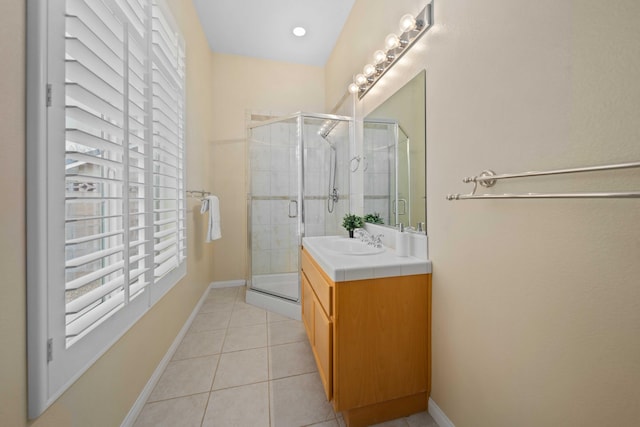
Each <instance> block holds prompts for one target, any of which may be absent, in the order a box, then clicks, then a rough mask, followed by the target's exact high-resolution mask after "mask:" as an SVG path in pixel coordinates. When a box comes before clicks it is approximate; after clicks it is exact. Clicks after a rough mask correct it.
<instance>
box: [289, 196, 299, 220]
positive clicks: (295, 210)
mask: <svg viewBox="0 0 640 427" xmlns="http://www.w3.org/2000/svg"><path fill="white" fill-rule="evenodd" d="M291 206H293V214H292V213H291ZM297 217H298V201H297V200H289V218H297Z"/></svg>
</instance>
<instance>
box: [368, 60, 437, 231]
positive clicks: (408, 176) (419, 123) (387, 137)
mask: <svg viewBox="0 0 640 427" xmlns="http://www.w3.org/2000/svg"><path fill="white" fill-rule="evenodd" d="M425 77H426V71H424V70H423V71H421V72H420V73H419V74H418V75H417V76H415V77H414V78H413V79H412V80H411V81H409V82H408V83H407V84H405V85H404V86H403V87H402V88H400V89H399V90H398V91H397V92H396V93H394V94H393V95H392V96H391V97H389V98H388V99H387V100H386V101H385V102H384V103H382V105H380V106H379V107H378V108H376V109H375V110H374V111H372V112H371V113H370V114H369V115H367V116H366V117H365V118H364V133H363V168H364V214H365V217H366V216H367V215H372V214H378V216H379V217H380V219H381V221H382V224H384V225H389V226H395V225H396V224H400V223H402V224H404V226H405V227H413V229H416V230H417V229H418V228H419V227H422V230H423V232H425V233H426V186H425V183H426V123H425V86H426V85H425ZM370 222H371V221H370Z"/></svg>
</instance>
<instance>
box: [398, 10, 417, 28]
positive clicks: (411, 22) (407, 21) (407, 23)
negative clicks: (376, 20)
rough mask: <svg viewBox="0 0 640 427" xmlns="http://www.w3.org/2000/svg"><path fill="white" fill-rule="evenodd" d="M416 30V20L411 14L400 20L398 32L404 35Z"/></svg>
mask: <svg viewBox="0 0 640 427" xmlns="http://www.w3.org/2000/svg"><path fill="white" fill-rule="evenodd" d="M415 28H416V18H414V17H413V15H411V14H408V13H407V14H406V15H404V16H403V17H402V18H400V31H402V32H403V33H406V32H407V31H411V30H414V29H415Z"/></svg>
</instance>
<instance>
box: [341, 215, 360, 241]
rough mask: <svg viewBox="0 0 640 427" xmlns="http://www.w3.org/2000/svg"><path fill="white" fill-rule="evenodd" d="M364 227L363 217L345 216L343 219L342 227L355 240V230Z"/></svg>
mask: <svg viewBox="0 0 640 427" xmlns="http://www.w3.org/2000/svg"><path fill="white" fill-rule="evenodd" d="M363 225H364V221H363V220H362V217H360V216H358V215H353V214H345V216H344V218H342V226H343V227H344V228H345V229H346V230H347V231H348V232H349V237H351V238H353V230H355V229H356V228H361V227H362V226H363Z"/></svg>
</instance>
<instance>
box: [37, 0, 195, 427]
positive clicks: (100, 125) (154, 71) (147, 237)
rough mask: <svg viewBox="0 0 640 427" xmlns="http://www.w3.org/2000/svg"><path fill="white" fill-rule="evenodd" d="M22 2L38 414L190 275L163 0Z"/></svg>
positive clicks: (177, 110) (172, 62)
mask: <svg viewBox="0 0 640 427" xmlns="http://www.w3.org/2000/svg"><path fill="white" fill-rule="evenodd" d="M43 3H44V4H43ZM47 3H48V5H47ZM28 8H29V10H28V16H29V23H28V25H29V42H28V61H29V63H28V93H27V97H28V117H29V121H30V124H29V126H28V128H29V131H28V135H27V139H28V148H27V150H28V153H27V156H28V178H27V191H28V192H29V195H28V212H29V214H28V218H27V221H28V222H27V224H28V230H27V233H28V254H27V256H28V261H27V262H28V316H29V331H28V334H29V338H28V342H29V414H30V417H31V418H34V417H36V416H38V415H39V414H41V413H42V411H43V410H44V409H45V408H46V407H47V406H48V405H49V404H50V403H51V402H53V400H55V399H56V398H57V397H58V396H59V395H60V394H61V393H62V392H63V391H64V390H65V389H66V388H67V387H68V386H69V385H70V384H71V383H73V381H75V379H77V378H78V377H79V376H80V375H81V374H82V373H83V372H84V371H85V370H86V369H87V368H88V367H89V366H90V365H91V364H92V363H93V361H95V360H96V359H97V358H98V357H99V356H100V355H101V354H102V353H104V352H105V351H106V350H107V349H108V348H109V347H110V346H111V345H112V344H113V343H114V342H115V341H116V340H117V339H118V338H119V337H120V336H122V334H123V333H124V332H126V330H127V329H128V328H129V327H130V326H131V325H133V324H134V323H135V322H136V321H137V319H138V318H140V317H141V316H142V315H143V314H144V313H145V312H146V311H147V310H148V309H149V307H151V306H152V305H153V304H154V303H155V302H156V301H157V300H158V299H160V298H161V297H162V295H164V293H165V292H166V291H167V290H169V289H170V288H171V287H172V286H173V285H174V284H175V283H177V281H178V280H179V279H180V278H181V277H183V276H184V274H185V273H186V262H185V260H186V217H185V195H184V194H185V188H184V176H185V169H184V164H185V158H184V151H185V150H184V148H185V147H184V120H185V117H184V109H185V108H184V93H185V88H184V85H185V83H184V78H185V48H184V45H183V42H182V39H181V36H180V34H179V32H178V31H177V26H176V25H175V23H174V22H173V19H172V17H171V15H170V13H169V12H168V9H167V8H166V6H165V5H164V4H163V3H162V2H161V1H159V0H49V1H48V2H35V1H34V2H29V4H28ZM62 11H63V12H62Z"/></svg>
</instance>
